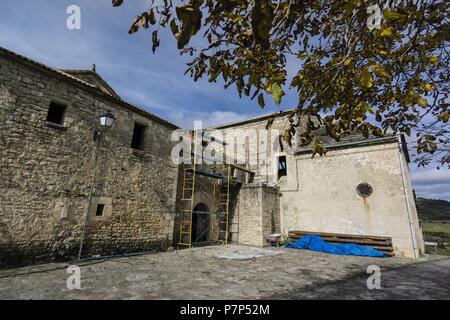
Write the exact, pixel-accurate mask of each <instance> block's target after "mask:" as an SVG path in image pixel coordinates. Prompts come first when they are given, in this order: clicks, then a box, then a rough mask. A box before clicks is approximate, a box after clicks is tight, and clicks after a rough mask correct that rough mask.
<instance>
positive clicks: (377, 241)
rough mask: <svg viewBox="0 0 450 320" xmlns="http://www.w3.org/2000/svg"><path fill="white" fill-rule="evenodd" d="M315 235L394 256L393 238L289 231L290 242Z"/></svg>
mask: <svg viewBox="0 0 450 320" xmlns="http://www.w3.org/2000/svg"><path fill="white" fill-rule="evenodd" d="M309 234H314V235H317V236H320V237H322V239H323V240H324V241H326V242H329V243H354V244H358V245H361V246H364V247H370V248H374V249H377V250H379V251H382V252H386V254H387V255H388V256H389V257H392V256H394V248H393V246H392V238H390V237H381V236H367V235H356V234H341V233H325V232H312V231H289V234H288V237H289V241H291V242H292V241H297V240H298V239H300V238H301V237H303V236H306V235H309Z"/></svg>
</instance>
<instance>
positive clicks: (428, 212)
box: [416, 198, 450, 221]
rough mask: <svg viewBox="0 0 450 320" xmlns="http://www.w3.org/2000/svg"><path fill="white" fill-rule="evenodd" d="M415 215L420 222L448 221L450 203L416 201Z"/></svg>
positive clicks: (427, 200)
mask: <svg viewBox="0 0 450 320" xmlns="http://www.w3.org/2000/svg"><path fill="white" fill-rule="evenodd" d="M416 206H417V213H418V215H419V219H420V220H422V221H438V220H447V221H450V202H449V201H445V200H433V199H424V198H417V199H416Z"/></svg>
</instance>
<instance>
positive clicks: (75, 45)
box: [0, 0, 450, 200]
mask: <svg viewBox="0 0 450 320" xmlns="http://www.w3.org/2000/svg"><path fill="white" fill-rule="evenodd" d="M149 2H150V1H147V0H132V1H131V0H128V1H127V0H125V3H124V5H123V6H122V7H119V8H113V7H112V6H111V0H95V1H92V0H78V1H77V0H69V1H67V0H58V1H55V0H33V1H30V0H2V9H1V11H0V46H2V47H5V48H7V49H10V50H13V51H15V52H17V53H19V54H23V55H25V56H28V57H30V58H32V59H35V60H38V61H40V62H42V63H45V64H48V65H50V66H53V67H58V68H68V69H90V68H91V65H92V64H94V63H95V64H96V65H97V72H98V73H99V74H100V75H101V76H102V77H103V78H105V80H106V81H108V83H109V84H110V85H111V86H112V87H113V88H114V89H115V90H116V91H117V92H118V94H119V95H120V96H121V97H122V98H124V99H125V100H127V101H129V102H132V103H134V104H137V105H139V106H141V107H143V108H145V109H147V110H149V111H151V112H153V113H156V114H158V115H160V116H162V117H164V118H166V119H167V120H169V121H171V122H174V123H176V124H177V125H179V126H182V127H192V123H193V121H194V120H203V121H204V123H205V125H207V126H210V125H216V124H221V123H227V122H230V121H236V120H242V119H246V118H249V117H254V116H258V115H262V114H267V113H273V112H276V111H279V110H285V109H288V108H291V107H292V106H295V101H296V94H295V92H289V93H288V94H287V96H286V97H285V98H284V100H283V103H282V105H281V106H276V105H275V104H274V103H273V102H272V101H271V100H270V99H266V103H267V106H266V108H265V109H264V110H262V109H261V108H260V107H259V106H258V103H257V101H251V100H250V99H249V98H247V97H243V98H242V99H240V98H239V97H238V95H237V92H236V91H235V89H234V88H230V89H228V90H225V89H224V88H223V83H220V82H218V83H215V84H210V83H208V82H207V81H206V80H200V81H198V82H194V81H193V80H192V79H191V78H189V77H188V76H185V75H184V71H185V63H186V62H187V61H189V57H184V56H183V57H181V56H180V55H179V53H178V51H177V49H176V42H175V40H174V39H173V36H172V35H171V34H169V32H170V31H169V32H167V31H165V30H161V32H160V38H161V40H162V41H161V46H160V47H159V48H158V50H157V52H156V54H155V55H153V54H152V52H151V47H152V43H151V32H149V31H140V32H138V33H136V34H134V35H132V36H130V35H128V33H127V31H128V28H129V26H130V25H131V22H132V21H133V19H134V18H135V17H136V16H137V14H139V13H141V12H143V11H145V10H147V8H148V4H149ZM69 5H78V6H79V7H80V8H81V30H69V29H67V27H66V20H67V18H68V16H69V15H68V14H67V13H66V9H67V7H68V6H69ZM289 68H292V70H295V60H292V61H291V62H290V64H289ZM411 173H412V175H413V183H414V187H415V189H416V192H417V194H418V195H419V196H424V197H428V198H434V199H447V200H450V172H449V170H445V169H441V170H440V171H438V170H436V169H435V168H434V167H428V168H425V169H417V168H416V166H415V165H414V164H412V165H411Z"/></svg>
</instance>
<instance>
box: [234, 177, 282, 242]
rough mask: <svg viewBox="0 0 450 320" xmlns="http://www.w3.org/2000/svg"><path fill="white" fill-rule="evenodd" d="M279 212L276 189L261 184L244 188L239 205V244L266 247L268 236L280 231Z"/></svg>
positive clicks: (248, 185)
mask: <svg viewBox="0 0 450 320" xmlns="http://www.w3.org/2000/svg"><path fill="white" fill-rule="evenodd" d="M279 210H280V204H279V197H278V190H277V189H276V188H273V187H269V186H267V185H265V184H260V183H255V184H247V185H245V186H243V187H242V188H241V190H240V193H239V198H238V204H237V216H238V219H239V233H238V242H239V244H243V245H252V246H258V247H263V246H265V244H266V240H265V239H266V236H268V235H269V234H272V233H277V232H279V231H280V225H279V216H280V211H279Z"/></svg>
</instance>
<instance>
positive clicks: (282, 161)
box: [278, 156, 287, 179]
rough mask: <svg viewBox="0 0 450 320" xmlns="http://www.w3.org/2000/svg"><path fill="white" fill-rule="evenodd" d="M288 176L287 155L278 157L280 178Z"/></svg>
mask: <svg viewBox="0 0 450 320" xmlns="http://www.w3.org/2000/svg"><path fill="white" fill-rule="evenodd" d="M284 176H287V163H286V156H281V157H278V179H279V178H281V177H284Z"/></svg>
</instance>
